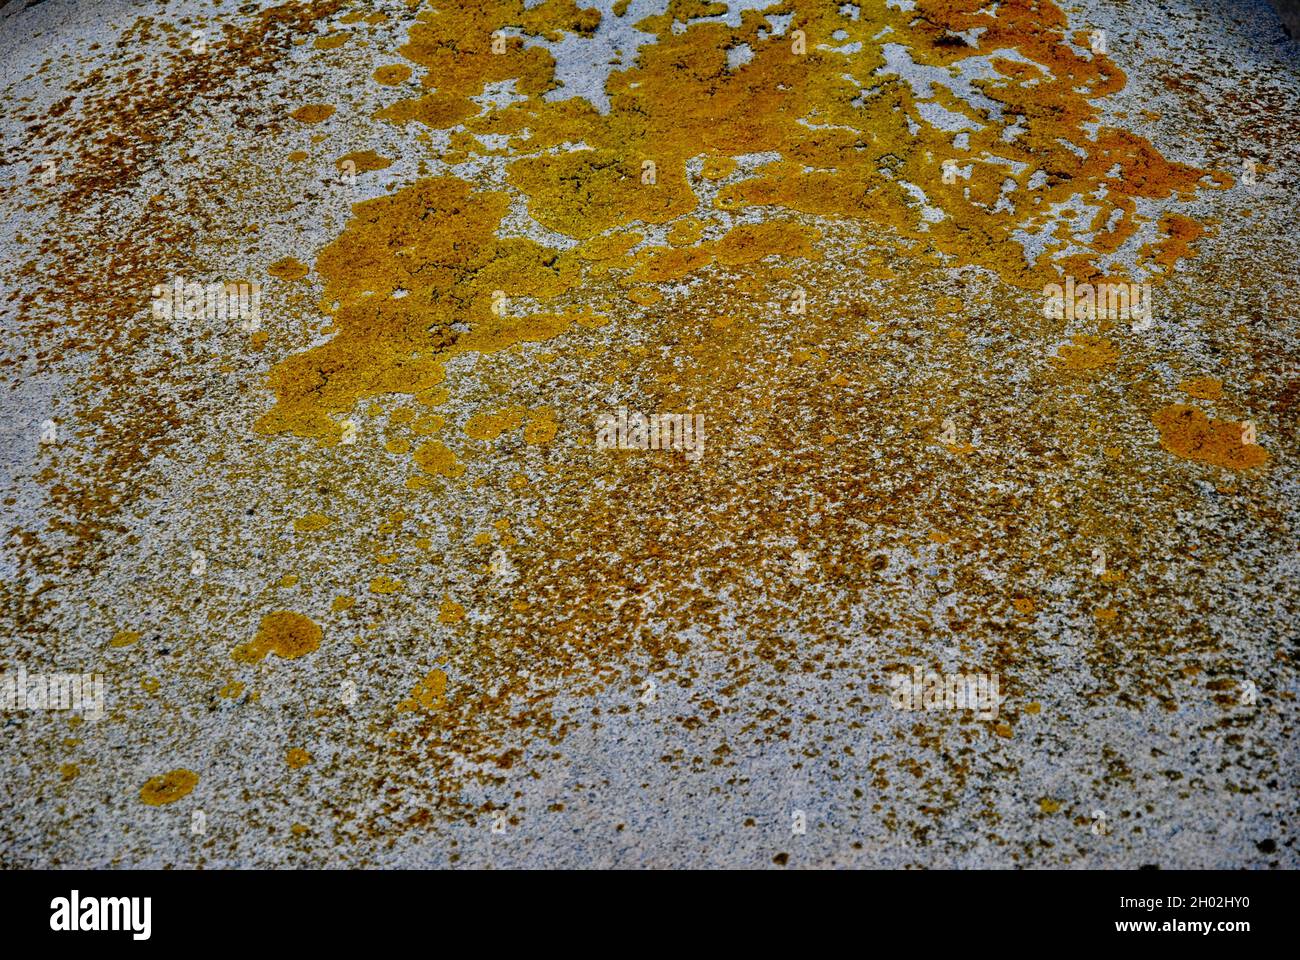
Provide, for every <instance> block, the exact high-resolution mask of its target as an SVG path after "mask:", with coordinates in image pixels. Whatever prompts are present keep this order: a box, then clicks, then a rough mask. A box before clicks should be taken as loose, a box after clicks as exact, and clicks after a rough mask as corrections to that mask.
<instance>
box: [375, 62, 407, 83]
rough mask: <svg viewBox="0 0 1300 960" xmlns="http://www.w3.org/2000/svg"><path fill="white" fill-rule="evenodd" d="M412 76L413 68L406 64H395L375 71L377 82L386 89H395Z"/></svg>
mask: <svg viewBox="0 0 1300 960" xmlns="http://www.w3.org/2000/svg"><path fill="white" fill-rule="evenodd" d="M410 76H411V68H410V67H408V66H407V65H406V64H404V63H394V64H391V65H389V66H386V67H379V68H378V69H377V70H375V81H376V82H378V83H382V84H383V85H384V86H386V87H395V86H397V85H398V84H399V83H405V82H406V81H407V80H408V79H410Z"/></svg>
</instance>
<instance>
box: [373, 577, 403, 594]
mask: <svg viewBox="0 0 1300 960" xmlns="http://www.w3.org/2000/svg"><path fill="white" fill-rule="evenodd" d="M401 589H402V581H400V580H393V579H390V578H389V577H375V578H374V579H373V580H371V581H370V592H371V593H381V594H387V593H397V592H398V591H399V590H401Z"/></svg>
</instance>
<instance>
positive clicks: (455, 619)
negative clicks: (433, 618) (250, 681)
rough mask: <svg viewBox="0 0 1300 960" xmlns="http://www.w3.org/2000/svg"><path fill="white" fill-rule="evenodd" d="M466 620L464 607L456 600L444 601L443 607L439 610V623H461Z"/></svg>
mask: <svg viewBox="0 0 1300 960" xmlns="http://www.w3.org/2000/svg"><path fill="white" fill-rule="evenodd" d="M464 619H465V608H464V607H462V606H461V605H460V604H459V603H457V602H456V601H455V600H451V599H447V600H443V601H442V606H440V607H439V608H438V622H439V623H460V622H461V621H462V620H464Z"/></svg>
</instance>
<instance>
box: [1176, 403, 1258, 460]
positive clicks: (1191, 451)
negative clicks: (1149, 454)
mask: <svg viewBox="0 0 1300 960" xmlns="http://www.w3.org/2000/svg"><path fill="white" fill-rule="evenodd" d="M1151 422H1152V423H1154V424H1155V425H1156V427H1158V428H1159V430H1160V445H1161V446H1162V447H1164V448H1165V449H1166V450H1168V451H1169V452H1170V453H1172V454H1174V456H1177V457H1182V458H1183V459H1185V460H1199V461H1201V462H1202V463H1211V464H1214V465H1215V466H1216V467H1227V468H1228V469H1230V470H1246V469H1249V468H1251V467H1258V466H1261V465H1262V464H1264V463H1267V462H1268V458H1269V456H1268V451H1267V450H1265V449H1264V448H1263V447H1261V446H1260V445H1259V444H1257V443H1245V442H1244V440H1245V438H1246V436H1247V431H1246V427H1245V425H1243V424H1241V423H1235V422H1232V421H1222V420H1211V419H1209V418H1207V417H1206V416H1205V414H1203V413H1201V411H1200V410H1197V409H1196V408H1195V407H1191V406H1187V405H1185V404H1174V405H1173V406H1169V407H1165V408H1164V409H1163V410H1159V411H1157V412H1156V413H1155V414H1154V415H1153V416H1152V417H1151Z"/></svg>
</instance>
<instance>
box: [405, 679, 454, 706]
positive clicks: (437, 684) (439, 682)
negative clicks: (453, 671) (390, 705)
mask: <svg viewBox="0 0 1300 960" xmlns="http://www.w3.org/2000/svg"><path fill="white" fill-rule="evenodd" d="M446 696H447V674H446V673H444V672H443V671H441V670H431V671H429V674H428V676H426V677H425V678H424V679H423V680H421V681H420V682H419V683H417V684H416V685H415V688H414V689H413V690H412V691H411V695H410V696H409V697H407V698H406V699H405V700H402V701H401V702H400V703H398V705H397V709H398V710H399V711H401V710H436V709H437V708H439V707H441V706H443V705H444V703H445V702H446Z"/></svg>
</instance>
